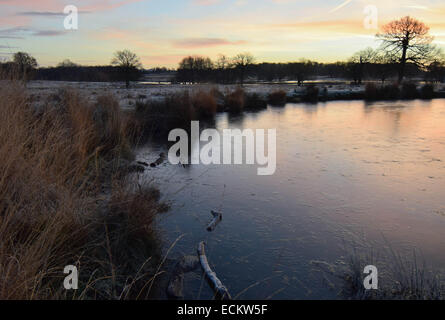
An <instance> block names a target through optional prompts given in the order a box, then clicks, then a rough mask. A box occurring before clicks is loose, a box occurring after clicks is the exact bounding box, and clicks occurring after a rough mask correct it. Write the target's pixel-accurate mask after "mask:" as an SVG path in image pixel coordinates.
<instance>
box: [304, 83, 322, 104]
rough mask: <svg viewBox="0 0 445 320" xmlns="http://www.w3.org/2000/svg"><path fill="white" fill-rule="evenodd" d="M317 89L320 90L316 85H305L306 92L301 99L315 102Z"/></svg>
mask: <svg viewBox="0 0 445 320" xmlns="http://www.w3.org/2000/svg"><path fill="white" fill-rule="evenodd" d="M319 91H320V90H319V88H318V87H317V86H314V85H309V86H307V87H306V92H305V93H304V95H303V101H308V102H317V101H318V94H319Z"/></svg>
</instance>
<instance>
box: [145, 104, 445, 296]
mask: <svg viewBox="0 0 445 320" xmlns="http://www.w3.org/2000/svg"><path fill="white" fill-rule="evenodd" d="M216 128H217V129H218V130H222V129H224V128H240V129H244V128H250V129H256V128H260V129H269V128H271V129H276V130H277V131H276V132H277V168H276V172H275V174H274V175H272V176H258V175H257V167H256V166H252V165H191V166H188V167H183V166H180V165H171V164H169V163H165V164H164V165H162V166H159V167H158V168H155V169H151V170H148V171H147V172H146V173H145V174H144V179H146V180H147V181H153V182H154V183H155V184H156V185H157V186H159V187H160V189H161V191H162V193H163V195H164V198H165V199H166V200H169V201H171V203H172V209H171V210H170V212H169V213H167V214H163V215H162V216H160V217H159V221H158V228H159V229H160V235H161V236H162V242H163V244H164V253H166V252H167V250H168V249H169V248H170V246H171V245H172V243H173V242H174V241H175V240H176V239H177V238H178V237H180V236H182V238H180V240H178V241H177V243H176V244H175V245H174V247H173V248H172V249H171V250H170V252H169V255H168V257H169V258H171V259H175V258H179V257H180V256H181V255H193V254H195V253H196V249H197V246H198V243H199V242H200V241H203V240H204V241H206V243H207V255H208V259H209V262H210V264H211V266H212V267H213V269H214V271H215V272H216V273H217V275H218V277H219V278H220V279H221V281H222V282H223V283H224V284H225V285H226V286H227V287H228V289H229V291H230V293H231V294H232V297H236V298H237V299H338V298H342V296H341V295H340V290H341V286H342V281H341V279H340V278H339V277H338V276H337V275H338V273H339V272H340V273H341V272H342V271H341V270H342V268H345V267H346V266H347V263H348V259H349V255H350V254H351V252H354V249H355V252H356V254H357V252H359V253H360V252H362V253H369V252H373V253H374V254H375V257H376V258H375V259H376V260H375V261H373V263H375V264H376V266H377V267H378V268H379V273H380V272H381V270H383V271H382V273H385V270H388V269H389V268H391V263H392V260H391V257H388V256H387V252H388V248H389V249H390V250H393V251H394V252H397V254H398V255H400V256H401V257H403V258H406V259H410V257H412V256H413V251H415V252H416V254H418V255H419V257H421V259H422V260H423V261H425V262H426V263H427V265H428V266H429V267H430V268H432V269H433V270H441V269H442V270H443V268H444V267H445V250H444V249H445V236H444V235H445V100H440V99H438V100H431V101H420V100H416V101H399V102H376V103H366V102H363V101H335V102H327V103H318V104H287V105H286V106H285V107H282V108H278V107H270V106H269V107H268V109H267V110H264V111H261V112H256V113H245V114H243V115H238V116H233V115H229V114H219V115H218V116H217V119H216ZM161 151H163V152H166V149H165V148H164V149H163V147H161V146H158V145H155V144H152V145H148V146H146V147H144V148H141V149H140V150H138V159H139V160H144V161H151V160H153V154H155V155H156V154H158V153H159V152H161ZM211 210H221V212H222V213H223V220H222V222H221V223H220V224H219V225H218V226H217V228H216V230H215V231H214V232H211V233H210V232H207V231H206V226H207V224H208V223H209V221H210V220H211V219H212V216H211V214H210V211H211ZM370 264H372V263H370ZM212 296H213V294H212V291H211V289H210V288H209V286H208V284H207V283H206V282H205V281H203V279H202V274H201V273H196V272H195V273H192V274H190V275H187V276H186V278H185V298H187V299H209V298H212Z"/></svg>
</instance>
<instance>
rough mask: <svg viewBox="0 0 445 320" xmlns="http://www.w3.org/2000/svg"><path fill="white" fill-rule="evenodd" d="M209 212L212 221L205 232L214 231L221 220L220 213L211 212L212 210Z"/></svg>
mask: <svg viewBox="0 0 445 320" xmlns="http://www.w3.org/2000/svg"><path fill="white" fill-rule="evenodd" d="M211 212H212V215H213V220H212V221H211V222H210V223H209V225H208V226H207V231H209V232H211V231H213V230H215V228H216V226H217V225H218V223H220V222H221V220H222V213H221V212H216V211H213V210H212V211H211Z"/></svg>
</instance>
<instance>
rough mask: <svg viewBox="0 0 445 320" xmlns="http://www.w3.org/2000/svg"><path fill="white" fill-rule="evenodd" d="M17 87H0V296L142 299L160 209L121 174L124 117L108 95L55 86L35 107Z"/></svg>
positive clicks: (127, 137) (128, 132)
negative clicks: (70, 272) (69, 286)
mask: <svg viewBox="0 0 445 320" xmlns="http://www.w3.org/2000/svg"><path fill="white" fill-rule="evenodd" d="M24 92H25V90H24V88H23V86H22V85H21V84H20V83H16V82H6V83H2V86H1V87H0V118H1V119H2V123H1V126H0V159H1V161H0V299H125V298H131V299H136V298H138V299H142V298H147V297H148V296H149V294H150V292H149V291H150V289H151V287H152V282H153V279H154V275H155V270H156V267H157V261H158V260H157V257H158V256H159V254H158V249H157V245H156V240H155V236H154V231H153V227H152V224H153V219H154V217H155V215H156V214H157V213H158V212H160V211H163V210H165V205H163V204H162V203H160V202H159V192H158V191H157V190H155V189H153V188H151V187H150V186H144V185H140V184H139V182H138V181H137V178H136V177H135V176H134V175H131V174H130V175H128V174H127V171H128V170H127V169H128V167H129V165H128V164H129V163H130V161H131V160H132V153H131V146H130V142H129V141H131V140H132V136H133V134H134V132H132V131H133V129H132V128H133V126H132V125H131V121H130V118H129V117H127V116H126V115H125V114H123V113H122V112H121V111H120V109H119V106H118V103H117V102H116V101H115V100H113V98H111V97H107V96H103V97H100V98H99V99H98V100H97V103H95V104H90V103H87V102H86V101H85V100H84V99H82V97H80V96H79V95H78V94H76V93H75V92H69V91H61V92H60V94H58V95H57V96H53V97H51V99H49V101H48V102H47V103H46V104H45V107H44V108H43V109H40V110H35V109H32V108H31V107H30V101H28V98H27V96H26V94H25V93H24ZM66 265H75V266H77V268H78V270H79V290H77V291H67V290H65V289H64V287H63V280H64V278H65V276H66V275H65V274H64V273H63V269H64V267H65V266H66Z"/></svg>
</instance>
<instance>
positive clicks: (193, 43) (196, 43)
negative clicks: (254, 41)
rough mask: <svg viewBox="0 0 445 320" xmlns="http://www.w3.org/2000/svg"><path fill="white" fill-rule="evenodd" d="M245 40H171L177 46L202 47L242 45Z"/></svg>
mask: <svg viewBox="0 0 445 320" xmlns="http://www.w3.org/2000/svg"><path fill="white" fill-rule="evenodd" d="M246 43H247V41H245V40H238V41H230V40H227V39H221V38H189V39H183V40H175V41H173V46H175V47H179V48H203V47H216V46H227V45H243V44H246Z"/></svg>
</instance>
